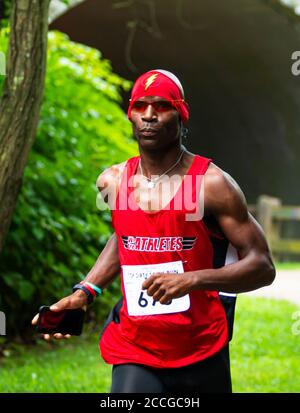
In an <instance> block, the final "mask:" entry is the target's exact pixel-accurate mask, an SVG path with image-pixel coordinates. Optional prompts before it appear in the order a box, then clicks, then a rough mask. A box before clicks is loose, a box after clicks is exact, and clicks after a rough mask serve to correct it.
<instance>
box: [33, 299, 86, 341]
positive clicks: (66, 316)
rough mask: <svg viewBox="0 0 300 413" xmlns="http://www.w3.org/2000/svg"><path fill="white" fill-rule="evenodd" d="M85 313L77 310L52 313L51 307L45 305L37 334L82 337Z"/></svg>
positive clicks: (41, 312) (40, 316)
mask: <svg viewBox="0 0 300 413" xmlns="http://www.w3.org/2000/svg"><path fill="white" fill-rule="evenodd" d="M84 316H85V311H84V310H83V309H81V308H77V309H75V310H63V311H51V310H50V307H49V306H45V305H43V306H42V307H40V310H39V319H38V322H37V327H36V329H37V332H38V333H42V334H53V333H61V334H71V335H73V336H80V334H81V333H82V329H83V322H84Z"/></svg>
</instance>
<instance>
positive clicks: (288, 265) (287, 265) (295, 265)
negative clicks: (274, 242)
mask: <svg viewBox="0 0 300 413" xmlns="http://www.w3.org/2000/svg"><path fill="white" fill-rule="evenodd" d="M275 267H276V269H277V270H299V271H300V262H276V263H275Z"/></svg>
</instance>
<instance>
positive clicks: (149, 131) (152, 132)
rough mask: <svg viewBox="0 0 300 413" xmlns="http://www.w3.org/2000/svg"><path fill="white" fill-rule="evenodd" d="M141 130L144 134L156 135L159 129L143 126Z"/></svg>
mask: <svg viewBox="0 0 300 413" xmlns="http://www.w3.org/2000/svg"><path fill="white" fill-rule="evenodd" d="M140 132H141V134H142V135H144V136H154V135H156V134H157V132H158V130H157V129H153V128H143V129H141V130H140Z"/></svg>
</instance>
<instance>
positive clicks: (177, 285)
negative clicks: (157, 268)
mask: <svg viewBox="0 0 300 413" xmlns="http://www.w3.org/2000/svg"><path fill="white" fill-rule="evenodd" d="M193 278H194V277H193V272H186V273H181V274H166V273H163V272H157V273H155V274H152V275H151V276H150V277H149V278H147V280H145V281H144V282H143V285H142V290H147V294H148V295H150V296H152V298H153V300H155V301H159V302H160V303H161V304H168V303H169V302H170V301H171V300H172V299H173V298H180V297H183V296H184V295H186V294H188V293H189V292H190V291H191V290H192V286H193Z"/></svg>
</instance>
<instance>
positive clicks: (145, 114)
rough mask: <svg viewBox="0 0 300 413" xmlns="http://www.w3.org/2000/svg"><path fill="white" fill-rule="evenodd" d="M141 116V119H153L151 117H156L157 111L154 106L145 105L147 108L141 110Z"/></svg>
mask: <svg viewBox="0 0 300 413" xmlns="http://www.w3.org/2000/svg"><path fill="white" fill-rule="evenodd" d="M142 117H143V120H146V121H149V120H153V119H156V118H157V113H156V111H155V109H154V107H153V106H152V105H151V104H149V105H147V108H146V109H145V111H144V112H143V116H142Z"/></svg>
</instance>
